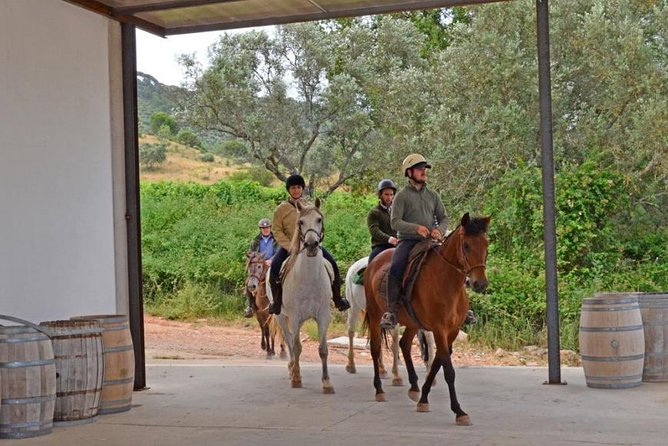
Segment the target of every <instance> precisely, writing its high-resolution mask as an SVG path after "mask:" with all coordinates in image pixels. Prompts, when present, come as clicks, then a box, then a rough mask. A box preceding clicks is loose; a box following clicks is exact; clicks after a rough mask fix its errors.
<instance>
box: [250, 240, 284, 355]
mask: <svg viewBox="0 0 668 446" xmlns="http://www.w3.org/2000/svg"><path fill="white" fill-rule="evenodd" d="M268 270H269V266H268V265H267V264H266V263H265V260H264V256H262V254H260V253H259V252H257V251H249V252H248V253H247V254H246V274H247V277H246V289H245V293H246V296H247V297H252V298H253V299H254V301H255V308H256V310H255V318H256V319H257V322H258V324H260V330H261V332H262V341H261V342H260V347H261V348H262V350H264V351H266V352H267V358H268V359H271V358H272V357H273V356H275V355H276V351H275V350H274V345H275V338H276V335H277V334H278V335H279V336H280V341H279V342H280V346H281V353H280V355H281V358H285V357H286V356H287V353H286V352H285V345H284V344H283V342H282V341H283V336H281V335H280V333H279V330H278V326H277V325H276V324H272V323H271V321H272V319H273V317H272V315H271V314H269V311H268V308H269V298H268V297H267V292H266V286H265V283H266V279H267V272H268Z"/></svg>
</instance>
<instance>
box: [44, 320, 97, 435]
mask: <svg viewBox="0 0 668 446" xmlns="http://www.w3.org/2000/svg"><path fill="white" fill-rule="evenodd" d="M40 326H42V327H44V328H45V329H46V330H47V331H48V332H49V334H50V337H51V342H52V343H53V353H54V357H55V360H56V407H55V412H54V415H53V420H54V422H55V423H56V424H59V423H60V422H68V423H67V424H68V425H71V424H76V422H80V423H85V422H89V421H92V420H90V418H92V417H95V416H96V415H97V412H98V409H99V406H100V397H101V393H102V374H103V371H104V362H103V356H102V327H101V326H100V323H99V322H98V321H48V322H42V323H41V324H40Z"/></svg>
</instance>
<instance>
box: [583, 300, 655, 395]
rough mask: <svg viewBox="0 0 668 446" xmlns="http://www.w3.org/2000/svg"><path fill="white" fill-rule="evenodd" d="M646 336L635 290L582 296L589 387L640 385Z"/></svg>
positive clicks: (585, 370) (586, 370)
mask: <svg viewBox="0 0 668 446" xmlns="http://www.w3.org/2000/svg"><path fill="white" fill-rule="evenodd" d="M644 351H645V337H644V332H643V327H642V319H641V317H640V309H639V307H638V298H637V296H636V295H635V294H633V293H608V294H597V295H595V297H593V298H587V299H583V300H582V312H581V314H580V354H581V356H582V367H583V368H584V372H585V380H586V382H587V385H588V386H589V387H595V388H604V389H623V388H629V387H636V386H638V385H640V383H641V379H642V369H643V361H644V356H645V355H644Z"/></svg>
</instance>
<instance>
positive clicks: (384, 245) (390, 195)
mask: <svg viewBox="0 0 668 446" xmlns="http://www.w3.org/2000/svg"><path fill="white" fill-rule="evenodd" d="M377 192H378V206H375V207H374V208H373V209H371V211H369V215H367V217H366V224H367V226H368V227H369V233H370V234H371V254H370V255H369V263H371V261H372V260H373V259H374V257H376V256H377V255H378V254H380V253H381V252H383V251H385V250H386V249H389V248H394V247H395V246H396V245H397V242H398V241H399V240H398V239H397V231H395V230H394V229H392V225H391V224H390V212H391V210H392V201H394V194H395V193H396V192H397V186H396V185H395V184H394V181H392V180H387V179H386V180H381V182H380V183H378V188H377Z"/></svg>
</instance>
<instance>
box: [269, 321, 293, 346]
mask: <svg viewBox="0 0 668 446" xmlns="http://www.w3.org/2000/svg"><path fill="white" fill-rule="evenodd" d="M286 320H287V316H286ZM289 327H290V325H289V324H288V329H289ZM269 336H271V337H272V338H274V339H277V340H278V342H279V343H280V344H283V343H284V338H283V330H281V326H280V325H279V324H278V319H276V316H274V315H271V317H270V318H269Z"/></svg>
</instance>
